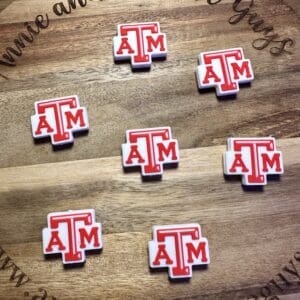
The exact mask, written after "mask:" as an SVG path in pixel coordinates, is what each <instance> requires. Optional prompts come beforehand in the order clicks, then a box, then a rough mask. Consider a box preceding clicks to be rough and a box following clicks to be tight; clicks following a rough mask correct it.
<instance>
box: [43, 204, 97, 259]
mask: <svg viewBox="0 0 300 300" xmlns="http://www.w3.org/2000/svg"><path fill="white" fill-rule="evenodd" d="M102 247H103V242H102V227H101V224H100V223H96V217H95V210H94V209H85V210H74V211H72V210H70V211H66V212H55V213H50V214H48V227H47V228H44V229H43V252H44V254H45V255H52V254H62V260H63V263H64V264H82V263H84V262H85V251H89V250H100V249H102Z"/></svg>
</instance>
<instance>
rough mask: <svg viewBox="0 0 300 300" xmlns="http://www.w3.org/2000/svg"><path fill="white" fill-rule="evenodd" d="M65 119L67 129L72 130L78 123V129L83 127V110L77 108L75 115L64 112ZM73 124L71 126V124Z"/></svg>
mask: <svg viewBox="0 0 300 300" xmlns="http://www.w3.org/2000/svg"><path fill="white" fill-rule="evenodd" d="M66 118H67V128H68V129H71V128H73V125H76V124H77V123H78V121H79V126H80V127H84V126H85V123H84V116H83V109H82V108H81V109H80V108H79V109H78V110H77V111H76V114H75V115H73V114H72V112H70V111H67V112H66ZM72 123H73V124H72Z"/></svg>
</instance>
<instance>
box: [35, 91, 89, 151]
mask: <svg viewBox="0 0 300 300" xmlns="http://www.w3.org/2000/svg"><path fill="white" fill-rule="evenodd" d="M35 113H36V114H35V115H34V116H31V128H32V135H33V137H34V138H35V139H40V138H46V137H50V138H51V143H52V145H53V146H59V145H65V144H69V143H73V142H74V137H73V132H79V131H87V130H88V129H89V122H88V115H87V111H86V108H84V107H80V103H79V99H78V97H77V96H69V97H63V98H56V99H50V100H43V101H38V102H35Z"/></svg>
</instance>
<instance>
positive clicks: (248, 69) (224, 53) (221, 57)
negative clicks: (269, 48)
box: [196, 48, 254, 97]
mask: <svg viewBox="0 0 300 300" xmlns="http://www.w3.org/2000/svg"><path fill="white" fill-rule="evenodd" d="M199 64H200V65H199V66H198V68H197V71H196V74H197V82H198V87H199V89H207V88H213V87H215V88H216V93H217V96H219V97H222V96H228V95H236V94H237V93H238V91H239V84H240V83H241V84H243V83H250V82H251V81H253V80H254V74H253V70H252V66H251V62H250V60H249V59H245V58H244V52H243V49H242V48H234V49H227V50H221V51H210V52H203V53H200V56H199Z"/></svg>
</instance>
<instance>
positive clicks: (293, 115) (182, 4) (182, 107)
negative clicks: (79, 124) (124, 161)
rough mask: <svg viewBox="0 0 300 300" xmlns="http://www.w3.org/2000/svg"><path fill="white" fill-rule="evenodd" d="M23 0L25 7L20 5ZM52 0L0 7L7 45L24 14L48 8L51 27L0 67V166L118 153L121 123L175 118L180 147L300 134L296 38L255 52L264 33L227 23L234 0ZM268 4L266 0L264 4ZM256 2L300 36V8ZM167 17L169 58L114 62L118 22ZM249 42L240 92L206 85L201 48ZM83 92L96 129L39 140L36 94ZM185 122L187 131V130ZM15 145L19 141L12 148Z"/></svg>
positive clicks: (0, 33) (282, 28)
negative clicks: (147, 68) (147, 65)
mask: <svg viewBox="0 0 300 300" xmlns="http://www.w3.org/2000/svg"><path fill="white" fill-rule="evenodd" d="M24 3H26V9H22V7H23V5H25V4H24ZM53 3H55V1H53V0H51V1H44V2H43V4H41V3H40V1H39V0H26V1H23V0H18V1H14V2H12V3H11V4H10V5H9V6H8V7H7V8H6V9H4V10H3V11H2V12H1V13H0V49H2V50H3V51H4V50H5V47H7V46H8V45H11V43H12V42H13V39H14V38H15V36H16V35H17V34H18V33H19V32H20V31H22V29H23V22H24V21H28V20H34V18H35V16H36V15H37V14H45V13H48V14H49V19H50V24H49V27H48V28H47V29H45V30H43V31H42V32H41V33H40V35H39V36H38V37H37V38H36V39H35V41H34V43H33V44H31V45H29V46H28V47H27V48H25V50H24V54H23V56H22V57H21V58H20V59H18V61H17V67H15V68H11V67H5V66H0V73H1V74H3V75H5V76H6V77H8V78H9V80H5V79H4V78H0V85H1V92H0V115H1V119H0V128H1V135H0V144H1V145H3V150H2V151H1V156H0V166H1V167H9V166H18V165H30V164H36V163H47V162H56V161H66V160H76V159H86V158H97V157H105V156H111V155H119V153H120V144H121V143H122V142H123V141H124V134H125V130H127V129H131V128H132V129H134V128H147V127H157V126H162V125H164V126H171V127H172V129H173V132H174V136H176V138H178V139H179V140H180V147H181V149H186V148H193V147H200V146H208V145H218V144H224V138H226V137H227V136H230V135H249V136H256V135H262V136H263V135H270V134H271V135H276V137H278V138H279V137H281V138H283V137H295V136H298V135H299V130H300V128H299V114H300V113H299V61H300V55H299V54H300V52H299V44H298V43H296V44H295V46H294V48H293V49H292V52H293V54H288V53H286V54H283V55H281V56H279V57H274V56H272V55H270V53H269V49H265V50H262V51H257V50H255V49H253V48H252V46H251V44H252V41H253V40H254V39H256V38H260V37H262V36H263V35H262V33H255V32H253V31H252V29H251V28H250V27H249V25H248V23H247V22H246V21H242V22H240V23H239V24H236V25H234V26H233V25H230V24H229V23H228V22H227V20H228V19H229V17H231V16H232V15H233V14H234V12H233V10H232V1H229V0H226V1H225V0H224V1H222V2H221V4H218V5H214V6H210V5H208V4H207V2H206V1H204V0H202V1H194V0H186V1H182V0H174V1H173V0H172V1H165V0H163V1H157V0H151V1H135V0H131V1H122V0H115V1H89V2H88V5H87V6H86V7H84V8H77V9H76V10H75V11H74V12H73V13H72V14H70V15H69V16H67V17H64V16H62V17H57V16H55V15H54V14H53V12H52V13H51V6H52V4H53ZM263 3H264V4H263ZM263 3H262V2H259V1H257V2H256V6H255V8H256V10H257V11H258V12H259V13H261V14H262V16H263V17H264V19H265V20H266V21H267V22H268V23H270V24H272V25H273V26H274V27H275V28H276V31H277V32H279V33H280V35H281V36H283V37H286V36H291V37H292V38H294V39H295V40H297V38H298V37H299V30H298V28H299V16H298V15H297V14H296V11H294V10H292V9H290V6H288V5H287V4H285V2H283V1H273V0H272V1H271V0H268V1H263ZM152 20H158V21H160V22H161V29H162V31H163V32H166V33H167V36H168V45H169V56H168V59H167V61H164V62H155V63H154V64H153V68H152V70H151V72H142V73H141V72H138V73H132V71H131V68H130V65H129V64H128V63H125V64H114V62H113V56H112V38H113V36H114V35H116V26H117V24H118V23H119V22H133V21H152ZM237 46H240V47H243V48H244V51H245V56H246V57H247V58H249V59H251V61H252V64H253V69H254V72H255V77H256V80H255V81H254V82H253V84H252V87H251V88H242V91H241V93H240V94H239V95H238V98H237V99H236V100H234V101H218V100H217V99H216V98H215V95H214V93H213V92H208V93H202V94H200V93H199V92H198V89H197V84H196V79H195V70H196V68H197V64H198V61H197V60H198V55H199V53H200V51H209V50H211V49H226V48H232V47H237ZM73 94H77V95H78V96H79V98H80V100H81V104H82V105H83V106H86V107H87V108H88V112H89V120H90V124H91V130H90V132H89V135H88V136H84V137H81V138H78V139H77V140H76V143H75V144H74V147H73V148H72V149H68V150H66V151H59V152H55V151H52V149H51V147H49V144H48V143H46V144H39V145H34V142H33V140H32V134H31V129H30V116H31V115H33V114H34V105H33V103H34V102H35V101H37V100H42V99H49V98H53V97H59V96H62V95H73ZM187 130H188V134H187ZM11 149H14V150H13V151H11Z"/></svg>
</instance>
